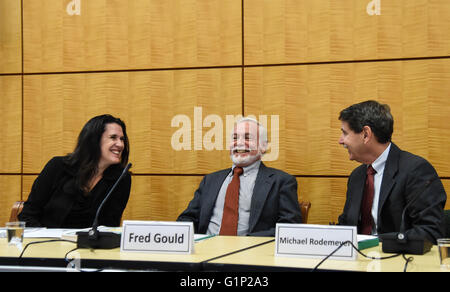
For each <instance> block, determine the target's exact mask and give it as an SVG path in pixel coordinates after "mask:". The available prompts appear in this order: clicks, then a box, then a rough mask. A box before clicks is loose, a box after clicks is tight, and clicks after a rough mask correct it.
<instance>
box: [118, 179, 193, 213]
mask: <svg viewBox="0 0 450 292" xmlns="http://www.w3.org/2000/svg"><path fill="white" fill-rule="evenodd" d="M132 180H133V184H132V190H131V196H130V200H129V202H128V205H127V208H126V209H125V212H124V214H123V216H122V219H123V220H127V219H129V220H156V221H175V220H176V219H177V217H178V216H179V215H180V214H181V212H182V211H184V210H185V209H186V207H187V205H188V203H189V202H190V201H191V200H192V198H193V197H194V193H195V190H196V189H197V188H198V186H199V185H200V181H201V180H202V176H133V178H132Z"/></svg>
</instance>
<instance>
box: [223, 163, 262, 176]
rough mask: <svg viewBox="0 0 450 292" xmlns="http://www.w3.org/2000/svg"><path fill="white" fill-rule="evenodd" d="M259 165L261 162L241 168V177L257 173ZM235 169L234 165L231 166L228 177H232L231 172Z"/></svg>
mask: <svg viewBox="0 0 450 292" xmlns="http://www.w3.org/2000/svg"><path fill="white" fill-rule="evenodd" d="M260 165H261V160H257V161H255V162H254V163H253V164H250V165H248V166H245V167H243V169H244V173H243V174H242V175H243V176H247V175H249V174H251V173H253V172H255V171H256V172H257V171H258V170H259V166H260ZM235 167H236V165H234V164H233V166H232V168H231V172H230V174H229V176H232V175H233V170H234V168H235Z"/></svg>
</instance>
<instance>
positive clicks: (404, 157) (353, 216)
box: [339, 143, 447, 242]
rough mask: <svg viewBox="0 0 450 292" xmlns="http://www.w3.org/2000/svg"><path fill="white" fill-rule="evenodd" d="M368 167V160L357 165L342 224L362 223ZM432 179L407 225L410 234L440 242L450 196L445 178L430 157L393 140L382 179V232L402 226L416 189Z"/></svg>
mask: <svg viewBox="0 0 450 292" xmlns="http://www.w3.org/2000/svg"><path fill="white" fill-rule="evenodd" d="M366 168H367V166H366V165H364V164H363V165H361V166H359V167H357V168H356V169H355V170H354V171H353V172H352V174H351V175H350V177H349V179H348V183H347V200H346V202H345V206H344V211H343V213H342V215H341V216H340V217H339V224H341V225H351V226H359V223H360V222H359V220H360V208H361V202H362V198H363V192H364V183H365V180H366ZM431 180H433V181H432V183H431V184H430V185H429V187H428V188H427V189H426V190H425V191H424V192H423V193H422V195H420V196H419V197H418V199H417V200H416V201H415V202H413V203H412V204H411V205H410V207H408V209H407V211H406V215H405V220H406V221H405V222H406V225H405V227H406V230H407V231H406V235H407V236H408V235H412V236H420V237H421V238H427V239H428V240H430V241H432V242H436V239H437V238H440V237H442V218H443V209H444V206H445V202H446V200H447V195H446V193H445V190H444V187H443V185H442V182H441V181H440V179H439V177H438V175H437V173H436V171H435V169H434V168H433V166H432V165H431V164H430V163H429V162H428V161H426V160H425V159H423V158H422V157H419V156H416V155H413V154H411V153H409V152H406V151H402V150H401V149H399V148H398V147H397V146H396V145H395V144H394V143H391V149H390V151H389V155H388V158H387V161H386V166H385V169H384V174H383V180H382V182H381V190H380V199H379V207H378V222H377V224H378V225H377V226H378V229H377V232H378V234H382V233H387V232H398V231H399V230H400V224H401V216H402V212H403V209H404V208H405V206H406V204H407V203H408V202H410V201H411V200H412V199H413V198H411V196H412V195H413V193H414V190H416V189H420V188H423V186H425V185H426V183H427V182H428V181H431Z"/></svg>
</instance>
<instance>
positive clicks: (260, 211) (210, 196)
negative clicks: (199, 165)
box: [177, 163, 301, 236]
mask: <svg viewBox="0 0 450 292" xmlns="http://www.w3.org/2000/svg"><path fill="white" fill-rule="evenodd" d="M230 171H231V168H229V169H224V170H221V171H218V172H214V173H212V174H208V175H206V176H205V177H204V178H203V180H202V182H201V183H200V186H199V188H198V189H197V190H196V191H195V194H194V198H193V199H192V201H191V202H190V203H189V205H188V207H187V209H186V210H185V211H184V212H183V213H181V215H180V216H179V217H178V219H177V221H191V222H194V227H195V232H196V233H201V234H204V233H206V232H207V229H208V225H209V221H210V219H211V216H212V212H213V209H214V205H215V203H216V199H217V196H218V194H219V191H220V188H221V187H222V184H223V182H224V180H225V178H226V177H227V175H228V174H229V173H230ZM276 223H301V211H300V207H299V204H298V197H297V181H296V179H295V177H293V176H291V175H289V174H287V173H285V172H283V171H281V170H278V169H274V168H269V167H266V166H265V165H264V164H263V163H261V165H260V167H259V171H258V176H257V177H256V182H255V188H254V189H253V196H252V201H251V207H250V218H249V230H248V235H250V236H274V235H275V224H276Z"/></svg>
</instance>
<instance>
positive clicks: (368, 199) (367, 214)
mask: <svg viewBox="0 0 450 292" xmlns="http://www.w3.org/2000/svg"><path fill="white" fill-rule="evenodd" d="M375 173H376V171H375V169H373V167H372V165H369V167H368V168H367V178H366V184H365V186H364V197H363V201H362V204H361V226H360V231H359V233H360V234H367V235H370V234H372V228H373V223H374V222H373V218H372V205H373V196H374V192H375V190H374V186H373V177H374V174H375Z"/></svg>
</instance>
